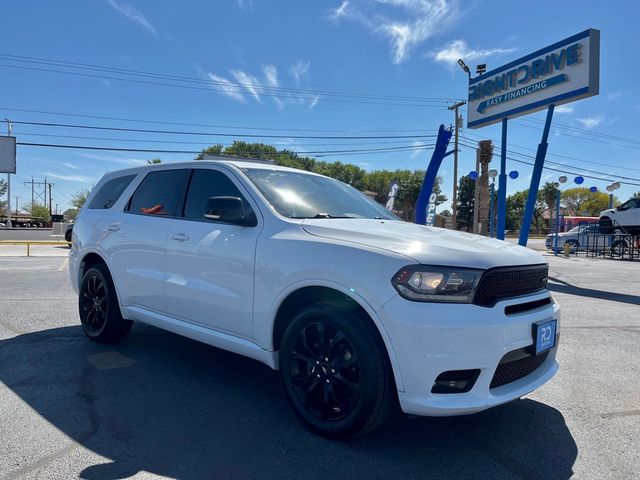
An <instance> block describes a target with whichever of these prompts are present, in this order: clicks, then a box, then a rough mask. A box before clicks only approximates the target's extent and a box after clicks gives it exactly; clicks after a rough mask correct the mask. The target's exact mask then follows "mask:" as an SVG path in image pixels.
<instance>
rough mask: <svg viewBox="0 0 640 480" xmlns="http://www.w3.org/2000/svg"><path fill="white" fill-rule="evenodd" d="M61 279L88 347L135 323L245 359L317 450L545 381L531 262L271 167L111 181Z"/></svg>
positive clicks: (545, 296)
mask: <svg viewBox="0 0 640 480" xmlns="http://www.w3.org/2000/svg"><path fill="white" fill-rule="evenodd" d="M69 267H70V268H69V271H70V276H71V283H72V285H73V288H74V290H75V291H76V292H77V293H79V299H78V306H79V315H80V321H81V324H82V327H83V330H84V332H85V334H86V335H87V336H88V337H89V338H91V339H92V340H94V341H97V342H115V341H118V340H120V339H122V338H123V337H125V336H126V335H127V333H128V332H129V330H130V329H131V325H132V323H133V321H140V322H144V323H148V324H151V325H154V326H156V327H159V328H163V329H165V330H169V331H171V332H174V333H177V334H180V335H184V336H186V337H190V338H193V339H195V340H198V341H201V342H204V343H207V344H209V345H213V346H215V347H218V348H223V349H225V350H229V351H232V352H235V353H238V354H240V355H245V356H247V357H250V358H253V359H256V360H258V361H260V362H263V363H265V364H266V365H268V366H269V367H271V368H273V369H275V370H278V371H279V372H280V378H281V380H282V383H283V385H284V390H285V393H286V396H287V399H288V401H289V403H290V405H291V407H292V409H293V411H294V412H295V413H296V415H297V416H298V417H299V418H300V420H301V421H302V422H303V423H304V424H305V425H306V426H307V427H308V428H309V429H311V430H312V431H314V432H316V433H319V434H321V435H325V436H328V437H333V438H338V437H342V438H343V437H348V436H351V435H355V434H358V433H361V432H364V431H367V430H370V429H372V428H375V427H376V426H378V425H380V424H381V423H382V422H383V421H384V420H385V418H386V417H387V415H388V414H389V413H390V411H391V410H392V409H393V408H396V406H397V405H399V407H400V408H401V409H402V410H403V411H404V412H406V413H408V414H413V415H430V416H448V415H466V414H470V413H474V412H479V411H481V410H485V409H487V408H490V407H493V406H496V405H500V404H503V403H506V402H510V401H512V400H516V399H518V398H520V397H522V396H523V395H526V394H527V393H529V392H531V391H533V390H535V389H537V388H538V387H540V386H542V385H544V384H545V383H546V382H548V381H549V380H550V379H551V378H552V377H553V376H554V375H555V373H556V372H557V370H558V363H557V362H556V352H557V349H558V338H559V336H558V334H559V331H560V307H559V306H558V304H557V303H556V302H555V301H554V300H553V299H552V297H551V294H550V293H549V291H548V289H547V278H548V265H547V264H546V262H545V261H544V258H543V257H542V256H541V255H540V254H538V253H536V252H534V251H533V250H529V249H527V248H523V247H520V246H517V245H513V244H511V243H509V242H502V241H499V240H494V239H490V238H486V237H481V236H477V235H471V234H468V233H463V232H456V231H451V230H445V229H441V228H434V227H426V226H422V225H415V224H412V223H407V222H403V221H401V220H400V219H399V218H398V217H396V216H395V215H393V214H392V213H390V212H388V211H387V210H386V209H385V208H384V207H382V206H381V205H379V204H378V203H376V202H375V201H372V200H370V199H368V198H367V197H366V196H364V195H363V194H361V193H360V192H359V191H357V190H356V189H355V188H353V187H350V186H349V185H346V184H344V183H342V182H339V181H337V180H334V179H331V178H327V177H324V176H322V175H317V174H314V173H310V172H306V171H301V170H295V169H291V168H285V167H280V166H276V165H274V164H273V163H268V162H259V161H248V160H240V159H238V160H231V159H229V158H228V157H227V158H225V159H221V160H216V161H207V160H203V161H195V162H185V163H167V164H164V163H163V164H158V165H148V166H143V167H137V168H133V169H128V170H123V171H118V172H111V173H108V174H107V175H105V177H104V178H103V179H102V180H100V182H99V183H98V185H96V187H95V188H94V189H93V191H92V192H91V194H90V195H89V196H88V198H87V201H86V205H85V206H84V207H83V209H82V211H81V212H80V214H79V216H78V219H77V221H76V223H75V225H74V228H73V236H72V245H71V252H70V253H69ZM227 368H229V369H233V365H231V364H230V365H227ZM148 393H149V401H153V396H154V395H155V393H154V392H148ZM202 408H203V409H206V408H211V406H210V405H204V404H203V405H202ZM216 408H225V406H218V407H216ZM229 408H233V407H232V406H229ZM265 408H269V406H265ZM506 413H508V412H506ZM193 415H196V416H197V415H198V412H195V411H194V412H193ZM522 441H523V442H526V439H523V440H522Z"/></svg>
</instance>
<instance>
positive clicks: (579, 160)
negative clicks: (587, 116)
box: [467, 133, 640, 172]
mask: <svg viewBox="0 0 640 480" xmlns="http://www.w3.org/2000/svg"><path fill="white" fill-rule="evenodd" d="M467 135H469V136H471V137H475V139H478V140H480V139H484V137H482V136H481V135H476V134H470V133H467ZM492 142H493V143H494V144H495V145H496V146H497V147H499V146H500V142H498V141H497V140H493V139H492ZM509 145H511V146H513V147H518V148H522V149H523V150H529V151H532V152H535V151H536V149H535V148H530V147H525V146H523V145H517V144H515V143H511V142H509ZM510 151H511V152H512V153H516V154H518V153H519V152H517V151H515V150H510ZM547 155H550V156H552V157H558V158H564V159H567V160H573V161H575V162H581V163H589V164H593V165H600V166H606V167H612V168H620V165H612V164H610V163H604V162H601V161H599V162H596V161H592V160H584V159H582V158H577V157H571V156H568V155H561V154H559V153H551V152H548V153H547ZM531 158H535V157H533V156H532V157H531ZM625 170H633V171H637V172H640V169H638V168H631V167H625Z"/></svg>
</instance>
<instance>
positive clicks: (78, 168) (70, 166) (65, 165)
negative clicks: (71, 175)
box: [62, 162, 80, 170]
mask: <svg viewBox="0 0 640 480" xmlns="http://www.w3.org/2000/svg"><path fill="white" fill-rule="evenodd" d="M62 166H63V167H67V168H71V169H73V170H80V167H78V166H77V165H74V164H73V163H69V162H64V163H63V164H62Z"/></svg>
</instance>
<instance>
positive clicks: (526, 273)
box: [473, 265, 549, 307]
mask: <svg viewBox="0 0 640 480" xmlns="http://www.w3.org/2000/svg"><path fill="white" fill-rule="evenodd" d="M548 274H549V267H548V266H547V265H529V266H523V267H501V268H492V269H491V270H487V271H486V272H484V274H483V275H482V278H480V283H479V284H478V287H477V288H476V294H475V296H474V297H473V303H475V304H476V305H481V306H483V307H492V306H493V305H495V303H496V302H497V301H498V300H503V299H505V298H511V297H517V296H520V295H527V294H529V293H535V292H539V291H541V290H544V289H545V288H547V275H548Z"/></svg>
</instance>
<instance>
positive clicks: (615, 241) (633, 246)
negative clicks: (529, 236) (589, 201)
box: [547, 222, 640, 261]
mask: <svg viewBox="0 0 640 480" xmlns="http://www.w3.org/2000/svg"><path fill="white" fill-rule="evenodd" d="M564 235H565V236H561V237H559V238H558V240H559V241H558V252H557V253H558V254H565V255H570V256H583V257H590V258H608V259H611V260H632V261H634V260H635V261H640V232H638V231H633V232H629V231H627V230H625V229H624V228H623V227H621V226H620V225H619V224H617V223H614V224H612V225H609V226H606V227H605V226H601V225H599V224H598V222H590V223H586V224H584V225H582V226H581V227H580V229H579V231H578V232H574V233H573V234H571V232H569V233H566V234H564ZM551 240H552V242H551V245H550V244H549V237H547V248H549V249H551V250H553V249H554V244H553V238H552V239H551Z"/></svg>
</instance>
